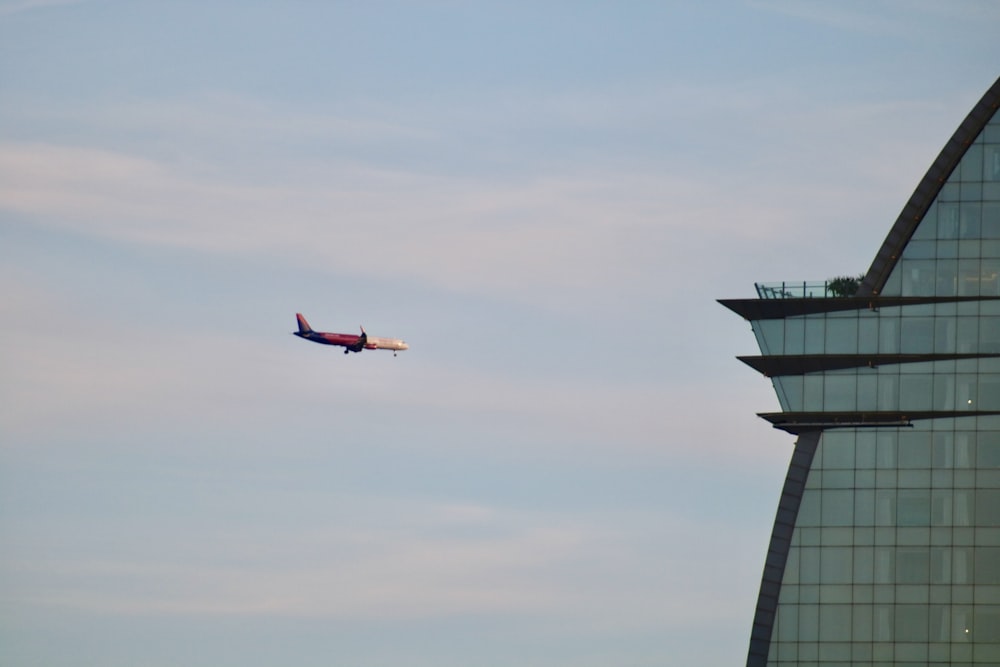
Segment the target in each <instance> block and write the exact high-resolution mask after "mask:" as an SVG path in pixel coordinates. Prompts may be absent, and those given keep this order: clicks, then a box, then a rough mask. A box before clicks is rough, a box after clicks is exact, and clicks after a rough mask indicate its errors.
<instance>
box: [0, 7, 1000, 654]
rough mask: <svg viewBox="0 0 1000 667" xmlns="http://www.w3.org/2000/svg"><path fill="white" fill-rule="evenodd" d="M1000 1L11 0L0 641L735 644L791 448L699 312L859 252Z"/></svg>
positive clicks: (178, 645) (136, 649)
mask: <svg viewBox="0 0 1000 667" xmlns="http://www.w3.org/2000/svg"><path fill="white" fill-rule="evenodd" d="M998 25H1000V5H998V4H997V3H995V2H992V1H991V0H962V1H959V2H953V3H940V2H937V1H930V0H928V1H921V0H916V1H906V2H903V1H901V0H900V1H895V0H882V1H874V2H872V1H868V0H866V1H863V2H862V1H848V2H836V3H834V2H813V1H810V0H803V1H797V2H791V1H787V0H754V1H749V0H748V1H742V2H741V1H737V0H732V1H725V2H723V1H719V2H706V3H693V2H691V3H689V2H670V1H666V0H665V1H662V2H638V1H637V2H630V3H620V2H597V1H593V2H563V1H555V0H553V1H551V2H541V3H539V2H520V1H517V0H515V1H514V2H491V1H470V2H459V1H457V0H437V1H433V0H429V1H427V2H398V1H392V0H385V1H381V0H375V1H373V2H364V3H362V2H336V1H331V2H319V1H315V2H307V1H292V2H275V1H264V0H240V1H239V2H236V1H233V0H217V1H215V2H211V3H205V2H191V1H185V0H181V1H177V2H166V1H144V0H134V1H129V2H126V1H124V0H0V284H2V285H3V290H2V297H0V663H2V664H4V665H10V666H12V667H34V666H39V667H41V666H44V667H61V666H70V665H73V666H78V665H101V666H102V667H118V666H121V667H125V666H129V667H134V666H139V667H161V666H162V667H173V666H185V667H199V666H203V665H204V666H209V665H211V666H213V667H219V666H229V665H232V666H236V665H239V666H240V667H257V666H272V665H296V666H299V667H311V666H319V665H323V666H330V665H351V666H354V667H383V666H386V667H387V666H394V667H398V666H399V665H406V666H413V667H424V666H426V667H430V666H434V667H451V666H454V667H459V666H463V667H467V666H468V665H476V666H508V665H518V666H527V667H564V666H570V665H572V666H574V667H622V666H625V667H651V666H661V665H684V666H685V667H716V666H718V665H733V664H743V662H744V661H745V655H746V649H747V645H748V641H749V634H750V626H751V622H752V618H753V609H754V604H755V601H756V594H757V588H758V585H759V581H760V574H761V570H762V567H763V561H764V555H765V551H766V548H767V542H768V539H769V536H770V528H771V523H772V521H773V518H774V511H775V508H776V507H777V500H778V496H779V493H780V488H781V483H782V480H783V478H784V474H785V469H786V466H787V463H788V459H789V456H790V454H791V450H792V445H793V440H792V436H789V435H787V434H785V433H783V432H781V431H776V430H774V429H772V428H771V427H770V426H769V424H767V423H766V422H764V421H763V420H761V419H759V418H757V417H756V416H755V415H756V413H757V412H767V411H772V410H776V409H778V408H777V400H776V398H775V397H774V394H773V391H772V389H771V387H770V384H769V383H768V381H767V380H766V379H764V378H762V377H760V376H758V375H757V374H756V373H755V372H754V371H752V370H751V369H749V368H748V367H746V366H744V365H743V364H741V363H740V362H739V361H737V360H736V359H735V357H736V355H745V354H754V353H756V351H757V350H756V345H755V342H754V339H753V335H752V332H751V331H750V328H749V326H748V324H747V323H746V322H744V321H742V320H741V319H740V318H739V317H738V316H736V315H734V314H733V313H731V312H729V311H727V310H726V309H725V308H723V307H722V306H720V305H719V304H718V303H716V301H715V300H716V299H719V298H749V297H753V296H755V291H754V283H755V282H774V281H784V280H788V281H793V280H794V281H802V280H809V281H822V280H824V279H828V278H832V277H835V276H839V275H857V274H860V273H863V272H864V271H865V270H866V269H867V268H868V266H869V265H870V263H871V261H872V259H873V258H874V256H875V253H876V251H877V249H878V247H879V245H880V244H881V242H882V240H883V238H884V237H885V235H886V233H887V232H888V230H889V228H890V226H891V225H892V223H893V222H894V220H895V218H896V216H897V215H898V214H899V211H900V210H901V209H902V207H903V205H904V204H905V203H906V200H907V199H908V198H909V196H910V194H911V193H912V191H913V189H914V188H915V187H916V184H917V182H918V181H919V179H920V178H921V177H922V176H923V174H924V173H925V172H926V170H927V168H928V167H929V166H930V164H931V162H932V161H933V160H934V158H935V157H936V156H937V154H938V152H939V151H940V150H941V148H942V147H943V145H944V143H945V142H946V141H947V139H948V138H949V137H950V136H951V134H952V132H954V130H955V128H957V127H958V125H959V123H960V122H961V121H962V119H963V118H964V117H965V115H966V114H967V113H968V112H969V110H970V109H971V108H972V106H973V105H974V104H975V103H976V101H978V99H979V98H980V97H981V96H982V94H983V93H984V92H985V91H986V89H987V88H988V87H989V86H990V85H991V84H992V83H993V81H994V80H995V79H996V77H997V75H998V73H1000V72H998V64H1000V40H997V38H996V35H997V27H998ZM296 312H301V313H304V314H305V315H306V317H308V318H309V321H310V322H311V324H312V325H313V327H314V328H316V329H318V330H326V331H338V332H355V331H357V330H358V327H359V326H361V325H363V326H364V327H365V328H366V329H367V331H368V332H369V333H370V334H371V335H375V336H385V337H397V338H403V339H405V340H406V341H407V342H408V343H409V345H410V350H408V351H405V352H402V353H400V354H399V355H398V356H397V357H394V356H393V355H391V354H389V353H388V352H383V351H376V352H363V353H361V354H350V355H347V356H345V355H344V354H342V353H341V352H340V350H339V349H337V348H329V347H321V346H318V345H313V344H310V343H308V342H306V341H303V340H299V339H297V338H295V337H294V336H292V335H290V332H291V331H293V330H294V329H295V313H296Z"/></svg>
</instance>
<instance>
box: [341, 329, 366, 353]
mask: <svg viewBox="0 0 1000 667" xmlns="http://www.w3.org/2000/svg"><path fill="white" fill-rule="evenodd" d="M367 344H368V334H367V333H365V328H364V327H361V335H360V336H358V339H357V340H356V341H354V343H353V344H351V345H347V346H346V347H347V349H348V350H350V351H351V352H360V351H361V350H363V349H365V345H367Z"/></svg>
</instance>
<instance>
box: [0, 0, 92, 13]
mask: <svg viewBox="0 0 1000 667" xmlns="http://www.w3.org/2000/svg"><path fill="white" fill-rule="evenodd" d="M83 2H86V0H11V1H9V2H3V3H0V16H10V15H12V14H20V13H22V12H30V11H34V10H36V9H46V8H48V7H60V6H63V5H77V4H81V3H83Z"/></svg>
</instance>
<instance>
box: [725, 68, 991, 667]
mask: <svg viewBox="0 0 1000 667" xmlns="http://www.w3.org/2000/svg"><path fill="white" fill-rule="evenodd" d="M998 105H1000V80H998V81H997V82H996V83H994V84H993V86H992V88H990V90H989V91H988V92H987V93H986V95H985V96H984V97H983V99H982V100H980V102H979V103H978V104H977V105H976V106H975V108H974V109H973V110H972V112H971V113H970V114H969V115H968V117H967V118H966V119H965V120H964V121H963V122H962V124H961V125H960V126H959V128H958V130H957V131H956V132H955V134H954V136H953V137H952V138H951V139H950V140H949V141H948V143H947V144H946V146H945V147H944V149H943V150H942V152H941V154H940V155H939V156H938V158H937V159H936V160H935V161H934V163H933V164H932V166H931V168H930V170H929V171H928V172H927V175H926V176H925V177H924V178H923V180H921V182H920V184H919V185H918V186H917V188H916V191H915V192H914V194H913V196H912V197H911V198H910V200H909V201H908V202H907V203H906V205H905V207H904V208H903V211H902V213H901V214H900V216H899V218H898V219H897V220H896V222H895V224H894V225H893V226H892V228H891V229H890V231H889V234H888V236H887V237H886V240H885V242H884V243H883V244H882V247H881V248H880V249H879V250H878V253H877V254H876V256H875V259H874V261H873V263H872V265H871V268H870V269H869V270H868V272H867V273H866V274H865V275H864V276H863V278H861V279H860V280H859V281H858V283H857V285H855V286H851V288H850V289H848V290H847V292H848V294H847V295H844V289H843V286H840V289H831V285H829V284H809V283H796V284H792V283H785V284H779V285H758V286H757V291H758V295H759V298H757V299H740V300H722V301H721V303H722V304H723V305H725V306H726V307H728V308H730V309H731V310H733V311H735V312H736V313H737V314H739V315H741V316H743V317H744V318H745V319H747V320H748V321H749V322H750V323H751V326H752V328H753V332H754V334H755V336H756V338H757V343H758V345H759V346H760V351H761V354H760V355H759V356H752V357H741V358H740V359H741V360H742V361H744V362H745V363H747V364H749V365H750V366H751V367H753V368H754V369H756V370H757V371H759V372H760V373H762V374H763V375H765V376H767V377H769V378H770V379H771V381H772V383H773V385H774V389H775V391H776V393H777V395H778V402H779V404H780V406H781V412H776V413H765V414H761V417H763V418H764V419H766V420H768V421H769V422H771V423H772V424H773V425H774V426H775V427H776V428H779V429H782V430H785V431H787V432H789V433H792V434H795V435H796V436H797V439H796V442H795V449H794V452H793V454H792V457H791V463H790V465H789V469H788V474H787V476H786V478H785V483H784V488H783V490H782V493H781V499H780V501H779V504H778V511H777V516H776V518H775V522H774V529H773V532H772V535H771V540H770V544H769V548H768V553H767V558H766V562H765V566H764V575H763V578H762V581H761V586H760V594H759V597H758V601H757V608H756V612H755V615H754V622H753V629H752V632H751V639H750V651H749V655H748V658H747V665H748V667H779V666H781V667H785V666H788V667H791V666H799V667H806V666H808V667H846V666H847V665H867V666H871V667H881V666H888V665H893V666H896V667H903V666H905V667H915V666H917V665H921V666H924V665H953V666H956V665H957V666H972V665H1000V114H998V113H997V108H998ZM855 287H856V290H855ZM851 293H853V295H852V294H851Z"/></svg>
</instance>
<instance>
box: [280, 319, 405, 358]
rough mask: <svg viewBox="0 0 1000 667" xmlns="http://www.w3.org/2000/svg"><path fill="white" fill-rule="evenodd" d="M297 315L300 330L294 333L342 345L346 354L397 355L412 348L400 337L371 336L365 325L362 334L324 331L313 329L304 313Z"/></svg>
mask: <svg viewBox="0 0 1000 667" xmlns="http://www.w3.org/2000/svg"><path fill="white" fill-rule="evenodd" d="M295 317H296V319H298V321H299V330H298V331H293V332H292V333H294V334H295V335H296V336H298V337H299V338H305V339H306V340H311V341H312V342H314V343H321V344H323V345H340V346H342V347H343V348H344V354H347V353H348V352H360V351H361V350H392V355H393V356H396V353H397V352H399V351H400V350H409V349H410V346H409V345H407V344H406V342H405V341H402V340H400V339H398V338H379V337H378V336H369V335H368V334H367V333H365V328H364V327H361V335H360V336H357V335H355V334H342V333H326V332H323V331H313V330H312V327H311V326H309V323H308V322H306V318H304V317H302V313H296V314H295Z"/></svg>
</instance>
